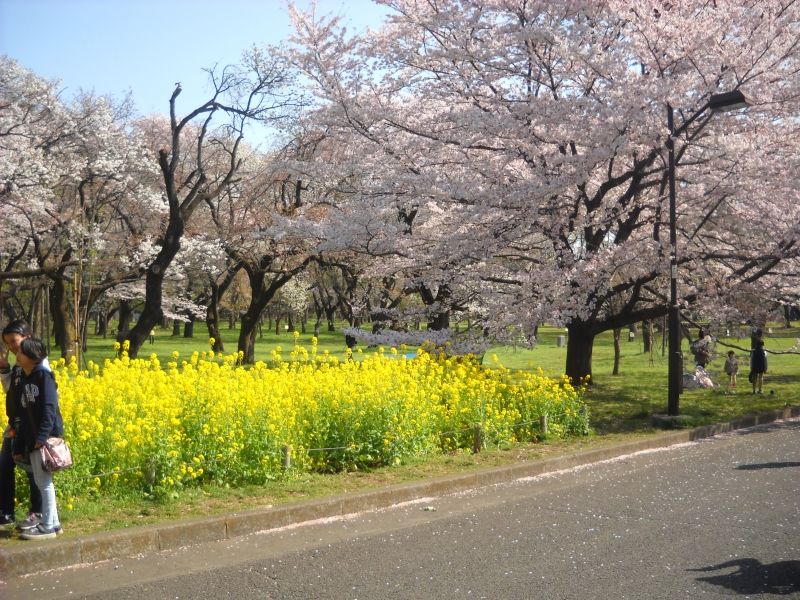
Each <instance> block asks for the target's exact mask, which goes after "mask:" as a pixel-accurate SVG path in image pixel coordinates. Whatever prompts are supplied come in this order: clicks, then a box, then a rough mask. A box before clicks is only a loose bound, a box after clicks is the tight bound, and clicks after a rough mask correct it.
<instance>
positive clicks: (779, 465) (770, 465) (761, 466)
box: [736, 462, 800, 471]
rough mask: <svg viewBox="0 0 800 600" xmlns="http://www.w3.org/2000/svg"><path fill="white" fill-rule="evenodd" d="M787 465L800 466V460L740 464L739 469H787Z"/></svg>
mask: <svg viewBox="0 0 800 600" xmlns="http://www.w3.org/2000/svg"><path fill="white" fill-rule="evenodd" d="M787 467H800V462H771V463H761V464H753V465H739V466H738V467H736V468H737V469H738V470H739V471H759V470H761V469H785V468H787Z"/></svg>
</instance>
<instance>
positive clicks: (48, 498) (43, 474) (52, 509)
mask: <svg viewBox="0 0 800 600" xmlns="http://www.w3.org/2000/svg"><path fill="white" fill-rule="evenodd" d="M30 460H31V470H32V471H33V479H34V481H36V487H37V488H39V491H40V492H41V493H42V525H43V526H44V527H46V528H47V529H53V528H54V527H61V521H59V520H58V509H57V508H56V488H55V486H54V485H53V474H52V473H51V472H50V471H45V470H44V466H42V453H41V452H39V450H38V449H37V450H34V451H33V452H31V453H30Z"/></svg>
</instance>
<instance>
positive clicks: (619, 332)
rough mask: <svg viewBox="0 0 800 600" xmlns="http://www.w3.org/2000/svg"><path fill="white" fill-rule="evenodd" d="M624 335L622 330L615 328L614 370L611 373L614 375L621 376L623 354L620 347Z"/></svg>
mask: <svg viewBox="0 0 800 600" xmlns="http://www.w3.org/2000/svg"><path fill="white" fill-rule="evenodd" d="M621 335H622V330H621V329H620V328H619V327H616V328H614V368H613V369H612V371H611V374H612V375H619V359H620V355H621V354H622V352H621V350H620V347H619V338H620V336H621Z"/></svg>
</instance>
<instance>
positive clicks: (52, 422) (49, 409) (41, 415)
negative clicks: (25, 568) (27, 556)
mask: <svg viewBox="0 0 800 600" xmlns="http://www.w3.org/2000/svg"><path fill="white" fill-rule="evenodd" d="M45 358H47V350H46V349H45V347H44V344H43V343H42V341H41V340H40V339H38V338H33V337H30V338H26V339H24V340H23V341H22V343H21V344H20V347H19V353H18V354H17V364H19V366H20V367H22V371H23V376H22V380H21V390H20V392H19V393H18V394H17V395H16V398H15V400H16V402H15V406H14V409H15V411H16V414H15V415H14V416H15V417H16V418H17V419H18V420H19V426H18V428H17V430H16V436H15V438H14V454H15V456H19V457H20V458H23V457H26V456H27V457H28V459H29V460H30V463H31V470H32V471H33V478H34V480H35V481H36V487H38V488H39V491H40V492H41V494H42V520H41V522H40V523H39V524H38V525H37V526H36V527H35V528H33V529H29V530H27V531H25V532H23V533H22V534H21V535H20V537H21V538H22V539H25V540H35V539H48V538H54V537H56V535H57V534H58V533H59V532H60V531H61V523H60V522H59V520H58V509H57V507H56V490H55V487H54V486H53V474H52V473H51V472H49V471H47V470H45V468H44V465H43V464H42V454H41V452H39V448H41V447H42V446H44V445H45V444H46V443H47V438H49V437H62V436H63V435H64V423H63V421H62V419H61V411H60V409H59V407H58V391H57V389H56V382H55V379H54V377H53V373H52V372H51V371H49V370H48V369H47V368H46V367H45V366H44V365H43V364H42V363H43V361H44V359H45Z"/></svg>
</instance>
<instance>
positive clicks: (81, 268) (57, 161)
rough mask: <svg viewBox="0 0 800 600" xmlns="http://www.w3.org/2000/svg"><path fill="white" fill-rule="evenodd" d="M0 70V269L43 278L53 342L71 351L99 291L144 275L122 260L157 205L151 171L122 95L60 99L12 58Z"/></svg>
mask: <svg viewBox="0 0 800 600" xmlns="http://www.w3.org/2000/svg"><path fill="white" fill-rule="evenodd" d="M0 71H2V76H0V97H2V106H1V107H0V122H2V126H0V127H1V128H2V132H3V133H2V135H0V175H1V176H2V180H3V186H2V188H3V194H2V195H3V209H4V210H3V221H4V225H5V227H6V229H5V230H4V232H5V233H6V235H4V236H3V241H2V242H0V243H2V248H0V253H2V254H3V255H4V256H8V257H9V259H8V261H5V260H4V265H3V268H4V273H3V275H4V277H7V278H14V279H23V280H25V279H30V278H33V277H36V276H37V275H44V276H45V277H46V278H47V279H48V280H49V285H47V284H44V285H45V288H46V289H47V291H48V297H49V310H50V314H51V315H52V328H53V330H54V332H55V338H56V343H57V344H58V345H59V346H60V347H61V350H62V354H63V355H64V356H71V355H73V354H75V353H76V351H77V347H76V344H77V340H78V339H82V340H85V334H86V331H85V325H86V323H87V321H88V318H87V317H88V313H89V311H90V310H91V307H92V306H93V304H94V303H95V302H96V301H97V300H98V298H99V297H101V296H102V295H103V294H104V293H105V291H106V290H108V289H111V288H113V287H114V286H116V285H119V284H121V283H123V282H129V281H134V280H136V279H137V278H138V277H139V276H140V275H141V270H140V268H139V266H138V265H131V264H130V263H128V264H126V262H125V258H126V257H129V256H130V255H131V254H132V253H133V252H135V249H136V246H137V244H138V240H140V239H141V238H142V235H143V231H144V229H146V224H147V223H150V222H153V221H155V220H156V219H154V218H153V214H155V213H157V212H158V211H159V210H160V209H161V207H162V203H161V197H160V195H159V194H158V193H157V192H155V191H154V189H153V188H152V183H153V175H154V173H155V172H154V170H153V169H152V167H151V166H150V164H149V163H148V162H147V161H146V160H145V155H144V147H143V145H142V143H141V140H140V139H138V138H137V137H136V135H134V134H132V133H131V132H130V131H129V130H128V128H127V127H126V124H127V123H126V119H127V116H128V115H129V113H130V108H129V104H128V103H127V102H125V101H123V102H114V101H112V100H109V99H107V98H100V97H96V96H93V95H89V94H81V95H79V96H77V97H76V98H75V99H73V100H71V101H70V102H65V101H63V100H62V99H61V98H60V96H59V94H58V93H57V83H56V82H52V81H46V80H44V79H42V78H39V77H38V76H36V75H35V74H33V73H31V72H30V71H27V70H26V69H23V68H22V67H20V66H19V65H17V64H16V63H15V62H14V61H11V60H10V59H3V65H2V69H0ZM106 245H111V246H113V247H114V250H115V251H114V252H107V251H106V250H105V249H106Z"/></svg>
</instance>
